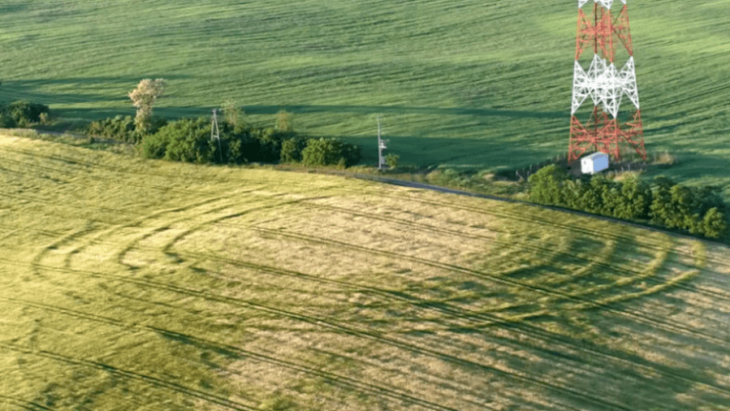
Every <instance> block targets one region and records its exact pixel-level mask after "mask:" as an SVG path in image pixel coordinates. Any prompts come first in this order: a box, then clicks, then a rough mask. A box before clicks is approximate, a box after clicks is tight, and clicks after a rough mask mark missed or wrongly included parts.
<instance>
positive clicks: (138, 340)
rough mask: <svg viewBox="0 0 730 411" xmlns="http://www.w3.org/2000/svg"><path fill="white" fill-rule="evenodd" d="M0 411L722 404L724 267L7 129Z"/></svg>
mask: <svg viewBox="0 0 730 411" xmlns="http://www.w3.org/2000/svg"><path fill="white" fill-rule="evenodd" d="M0 193H1V195H0V409H2V410H21V409H28V410H188V409H189V410H311V411H315V410H323V411H324V410H414V411H415V410H419V411H420V410H424V411H425V410H438V411H446V410H460V411H462V410H464V411H467V410H475V411H476V410H504V411H506V410H720V409H727V408H728V407H730V332H729V331H728V330H729V328H728V325H729V324H730V282H729V281H728V280H729V279H730V253H729V252H728V249H727V248H724V247H722V246H714V245H711V244H706V243H702V242H699V241H695V240H688V239H679V238H674V237H672V236H669V235H666V234H662V233H655V232H651V231H646V230H643V229H638V228H630V227H626V226H623V225H617V224H613V223H609V222H603V221H596V220H593V219H590V218H583V217H575V216H571V217H567V214H563V213H560V212H556V211H551V210H544V209H541V208H536V207H531V206H526V205H520V204H508V203H501V202H497V201H490V200H483V199H477V198H469V197H459V196H456V195H451V194H441V193H433V192H426V191H421V190H415V189H409V188H403V187H392V186H386V185H381V184H377V183H373V182H364V181H358V180H352V179H345V178H342V177H335V176H322V175H313V174H306V173H286V172H281V171H274V170H270V169H262V168H222V167H203V166H194V165H187V164H174V163H166V162H158V161H148V160H142V159H138V158H135V157H129V156H121V155H115V154H112V153H109V152H99V151H91V150H85V149H81V148H74V147H69V146H62V145H57V144H54V143H50V142H43V141H36V140H30V139H23V138H17V137H15V138H14V137H0Z"/></svg>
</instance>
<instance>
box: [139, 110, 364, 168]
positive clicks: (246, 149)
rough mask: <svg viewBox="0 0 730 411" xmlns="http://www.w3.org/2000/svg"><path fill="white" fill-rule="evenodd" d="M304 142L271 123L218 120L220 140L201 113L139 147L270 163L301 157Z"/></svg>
mask: <svg viewBox="0 0 730 411" xmlns="http://www.w3.org/2000/svg"><path fill="white" fill-rule="evenodd" d="M127 121H128V120H127ZM130 127H131V126H130ZM304 145H305V141H304V140H303V139H301V138H299V137H297V136H296V135H295V134H294V133H293V132H280V131H277V130H275V129H274V128H272V127H268V128H252V127H250V126H248V125H246V124H243V123H239V124H238V125H237V126H235V127H234V126H232V125H231V124H228V123H222V124H220V144H219V142H218V141H213V140H211V138H210V119H208V118H207V117H201V118H198V119H182V120H176V121H172V122H170V123H169V124H167V125H165V126H164V127H162V128H160V129H159V131H158V132H157V133H156V134H154V135H149V136H145V137H144V139H143V140H142V145H141V151H142V155H144V156H145V157H148V158H166V159H168V160H175V161H186V162H195V163H201V162H203V163H204V162H216V163H232V164H242V163H247V162H251V161H260V162H268V163H273V162H276V161H279V160H281V161H300V160H301V153H302V150H303V149H304ZM282 148H284V151H282ZM346 148H347V147H346ZM219 151H220V152H219ZM344 151H345V153H349V151H347V150H344ZM348 155H350V156H351V154H348ZM345 157H346V158H348V159H349V158H350V157H348V156H345Z"/></svg>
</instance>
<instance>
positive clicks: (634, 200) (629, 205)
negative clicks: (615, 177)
mask: <svg viewBox="0 0 730 411" xmlns="http://www.w3.org/2000/svg"><path fill="white" fill-rule="evenodd" d="M651 200H652V198H651V188H650V187H649V185H647V184H646V183H643V182H641V181H639V178H638V177H637V176H636V175H630V176H628V177H627V178H626V180H625V181H624V182H623V184H622V187H621V196H620V197H619V200H618V204H617V205H616V209H615V210H614V217H617V218H622V219H625V220H635V219H647V218H648V217H649V206H650V205H651Z"/></svg>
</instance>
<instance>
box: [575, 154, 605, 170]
mask: <svg viewBox="0 0 730 411" xmlns="http://www.w3.org/2000/svg"><path fill="white" fill-rule="evenodd" d="M607 168H608V154H606V153H593V154H591V155H589V156H585V157H583V158H581V159H580V169H581V172H582V173H583V174H591V175H593V174H595V173H599V172H601V171H603V170H605V169H607Z"/></svg>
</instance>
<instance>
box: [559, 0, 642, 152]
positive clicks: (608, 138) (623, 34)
mask: <svg viewBox="0 0 730 411" xmlns="http://www.w3.org/2000/svg"><path fill="white" fill-rule="evenodd" d="M589 1H590V0H578V33H577V36H576V42H575V65H574V68H573V103H572V107H571V121H570V146H569V149H568V161H569V162H573V161H576V160H578V159H579V158H580V157H581V156H582V155H583V154H584V153H585V152H586V151H587V150H589V149H594V150H596V151H602V152H604V153H606V154H609V155H611V156H613V157H614V159H616V160H620V159H621V147H620V146H621V145H623V144H627V145H629V146H630V147H632V148H633V149H634V150H636V152H637V153H639V155H641V157H642V158H643V159H644V160H646V151H645V149H644V131H643V125H642V122H641V110H640V108H639V90H638V87H637V84H636V69H635V65H634V49H633V44H632V42H631V32H630V30H629V12H628V7H627V6H626V0H621V2H622V3H623V4H624V6H623V7H622V9H621V11H620V12H619V13H618V14H617V15H616V16H615V18H614V15H613V14H612V12H611V7H612V6H613V3H614V0H593V1H594V4H593V11H592V13H591V14H590V16H589V15H586V13H584V12H583V9H582V8H583V6H584V5H585V4H586V3H588V2H589ZM616 1H618V0H616ZM618 46H622V47H624V48H625V49H626V50H627V51H628V55H629V58H628V60H627V61H626V63H625V65H624V66H623V68H622V69H621V70H620V71H619V70H618V69H617V68H616V66H615V58H616V54H617V47H618ZM589 47H591V48H593V60H592V61H591V64H590V67H589V69H588V71H585V70H584V69H583V67H582V66H581V63H580V62H579V59H580V57H581V56H582V55H583V52H584V51H585V50H586V49H587V48H589ZM624 96H626V97H628V99H629V100H630V101H631V103H632V104H633V105H634V107H636V111H635V112H634V113H633V115H632V116H631V119H630V120H628V121H626V122H625V123H623V124H622V123H621V122H620V120H619V118H618V117H619V112H620V107H621V100H622V98H623V97H624ZM588 97H590V98H591V100H593V105H594V107H593V114H592V115H591V117H590V119H589V121H588V122H587V123H586V125H585V126H584V125H583V124H581V122H580V120H578V118H577V117H576V112H577V111H578V109H579V108H580V106H581V105H582V104H583V102H584V101H585V100H586V99H587V98H588Z"/></svg>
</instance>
